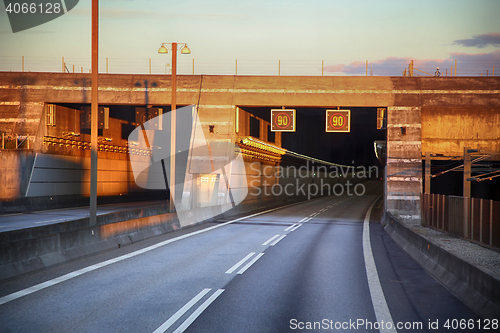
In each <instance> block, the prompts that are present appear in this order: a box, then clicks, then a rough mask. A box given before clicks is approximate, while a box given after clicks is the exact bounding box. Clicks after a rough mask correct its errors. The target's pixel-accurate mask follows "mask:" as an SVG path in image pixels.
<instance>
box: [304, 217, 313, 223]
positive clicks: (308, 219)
mask: <svg viewBox="0 0 500 333" xmlns="http://www.w3.org/2000/svg"><path fill="white" fill-rule="evenodd" d="M311 220H312V217H308V218H307V219H306V220H305V221H304V223H306V222H309V221H311Z"/></svg>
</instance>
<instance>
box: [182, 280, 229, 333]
mask: <svg viewBox="0 0 500 333" xmlns="http://www.w3.org/2000/svg"><path fill="white" fill-rule="evenodd" d="M223 292H224V289H218V290H217V291H216V292H215V293H213V294H212V295H211V296H210V297H209V298H208V299H207V300H206V301H205V302H203V304H202V305H200V306H199V308H198V309H196V310H195V311H194V312H193V313H192V314H191V315H190V316H189V317H188V318H187V319H186V320H185V321H184V322H183V323H182V324H181V325H180V326H179V327H177V329H176V330H175V331H174V333H182V332H184V331H185V330H186V328H188V327H189V325H191V324H192V323H193V321H195V320H196V318H198V316H199V315H201V314H202V313H203V311H205V309H206V308H208V307H209V306H210V304H212V302H213V301H215V299H216V298H217V297H219V296H220V294H222V293H223Z"/></svg>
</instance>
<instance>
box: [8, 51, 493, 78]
mask: <svg viewBox="0 0 500 333" xmlns="http://www.w3.org/2000/svg"><path fill="white" fill-rule="evenodd" d="M409 62H410V60H409V59H408V58H387V59H383V60H376V61H369V60H366V61H352V60H347V59H336V60H331V59H330V60H328V59H327V60H319V59H318V60H290V59H281V60H280V59H276V60H255V59H252V60H250V59H199V58H194V57H193V56H191V55H186V56H182V57H181V58H179V60H178V63H177V73H178V74H180V75H200V74H203V75H205V74H206V75H298V76H406V75H409V74H408V73H409V70H410V68H409V65H408V63H409ZM411 64H413V65H412V66H414V67H415V69H417V68H418V70H417V71H415V72H413V71H412V73H413V74H412V76H428V73H434V72H435V70H436V67H440V71H441V76H443V77H446V76H495V75H496V76H499V74H500V73H499V72H500V68H498V67H500V63H499V62H498V60H496V59H492V60H482V61H472V60H460V61H458V65H457V62H456V61H455V60H452V59H446V60H415V61H413V62H411ZM495 65H496V66H497V73H496V74H495ZM0 71H15V72H28V71H31V72H56V73H57V72H59V73H61V72H64V73H89V72H90V58H71V57H66V58H65V57H61V58H55V57H52V58H48V57H36V56H29V57H28V56H26V57H25V56H21V57H20V56H5V57H1V58H0ZM99 72H100V73H111V74H166V75H169V74H171V64H170V58H169V57H162V56H161V55H160V56H159V57H155V58H101V59H99Z"/></svg>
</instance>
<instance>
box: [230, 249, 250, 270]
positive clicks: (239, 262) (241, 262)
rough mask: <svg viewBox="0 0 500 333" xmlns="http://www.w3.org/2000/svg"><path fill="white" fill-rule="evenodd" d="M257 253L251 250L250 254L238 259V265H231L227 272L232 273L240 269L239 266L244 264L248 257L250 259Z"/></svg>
mask: <svg viewBox="0 0 500 333" xmlns="http://www.w3.org/2000/svg"><path fill="white" fill-rule="evenodd" d="M254 254H255V252H250V254H248V255H247V256H246V257H245V258H243V259H241V260H240V261H238V262H237V263H236V265H234V266H233V267H231V268H230V269H228V270H227V271H226V274H231V273H232V272H234V271H235V270H237V269H238V267H240V266H241V265H243V263H244V262H245V261H247V260H248V259H250V258H251V257H252V256H253V255H254Z"/></svg>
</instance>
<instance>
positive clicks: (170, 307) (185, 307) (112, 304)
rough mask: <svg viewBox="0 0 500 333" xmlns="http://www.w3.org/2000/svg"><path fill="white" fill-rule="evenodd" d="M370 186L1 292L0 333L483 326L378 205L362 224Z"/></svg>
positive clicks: (124, 252)
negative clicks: (404, 242) (399, 236)
mask: <svg viewBox="0 0 500 333" xmlns="http://www.w3.org/2000/svg"><path fill="white" fill-rule="evenodd" d="M381 185H382V184H380V183H377V182H372V183H367V184H366V193H365V195H363V196H361V197H356V196H353V197H348V196H343V197H335V196H333V197H328V198H321V199H316V200H311V201H308V202H304V203H301V204H296V205H292V206H289V207H286V208H282V209H277V210H273V211H271V212H268V213H265V214H261V215H257V216H252V217H248V218H243V219H239V220H238V221H219V222H217V223H210V224H204V225H201V226H197V227H194V228H189V229H184V230H181V231H178V232H175V233H171V234H168V235H163V236H160V237H156V238H154V239H149V240H145V241H142V242H139V243H136V244H132V245H129V246H126V247H122V248H121V249H116V250H113V251H108V252H106V253H102V254H99V255H95V256H92V257H87V258H84V259H80V260H77V261H74V262H71V263H67V264H64V265H61V266H59V267H55V268H52V269H48V270H45V271H42V272H37V273H32V274H28V275H24V276H22V277H19V278H17V279H15V280H11V281H8V282H4V283H2V284H1V285H0V332H174V331H175V332H182V331H186V332H322V331H325V332H377V331H379V329H376V328H382V329H381V330H380V331H381V332H395V331H396V330H394V329H392V330H384V328H387V327H388V325H387V323H386V322H385V321H384V323H385V324H386V325H385V326H381V319H382V320H386V319H387V318H389V319H392V320H391V325H392V324H393V325H395V326H396V325H400V328H399V329H397V331H398V332H446V331H450V332H451V331H455V332H456V331H457V330H452V329H450V330H447V329H446V328H445V324H446V321H447V320H449V322H448V323H449V324H450V325H451V326H450V328H453V324H454V323H455V325H458V324H459V321H456V322H453V321H452V320H453V319H457V320H460V319H462V320H473V321H474V322H473V323H474V325H475V327H477V325H478V323H480V324H481V325H483V324H484V323H483V322H481V321H480V318H479V317H478V316H477V315H476V314H474V313H473V312H472V310H470V309H469V308H468V307H466V306H465V305H464V304H463V303H462V302H460V301H459V300H458V299H456V298H455V297H454V296H453V295H451V294H450V293H449V292H448V291H447V290H446V289H445V288H443V287H442V286H441V285H440V284H439V283H437V282H436V281H435V280H433V279H432V278H431V277H430V276H429V275H427V273H426V272H425V271H423V270H422V269H421V268H420V267H419V266H418V265H417V264H416V263H415V262H414V261H413V260H412V259H410V258H409V257H408V256H407V255H406V254H405V253H404V252H403V251H402V250H401V249H400V248H399V247H398V246H397V245H396V244H395V243H394V242H393V241H392V239H391V238H390V237H389V236H388V235H387V234H386V233H385V232H384V231H383V229H382V228H381V226H380V224H379V223H377V222H376V221H375V220H376V217H378V216H379V213H380V201H378V202H375V203H374V206H373V210H372V211H371V214H370V216H371V217H372V222H369V220H366V222H364V221H365V217H366V215H367V214H366V213H367V210H369V207H370V206H371V204H372V203H373V202H374V201H375V200H376V198H377V197H379V195H380V194H381V191H382V186H381ZM364 232H365V234H363V233H364ZM366 238H368V240H370V242H371V244H370V243H367V239H366ZM367 244H368V246H367ZM371 255H372V257H373V259H374V265H376V269H375V268H374V267H372V266H370V260H369V256H371ZM365 262H366V264H365ZM377 286H379V287H378V288H379V289H377ZM380 287H381V288H380ZM478 320H479V322H478ZM436 321H437V325H438V329H430V328H429V325H430V324H431V323H432V324H435V323H436ZM370 325H371V326H370ZM405 327H406V328H410V329H405ZM309 328H310V329H309ZM471 331H474V330H471V329H467V330H463V332H471ZM490 331H492V330H490Z"/></svg>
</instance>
